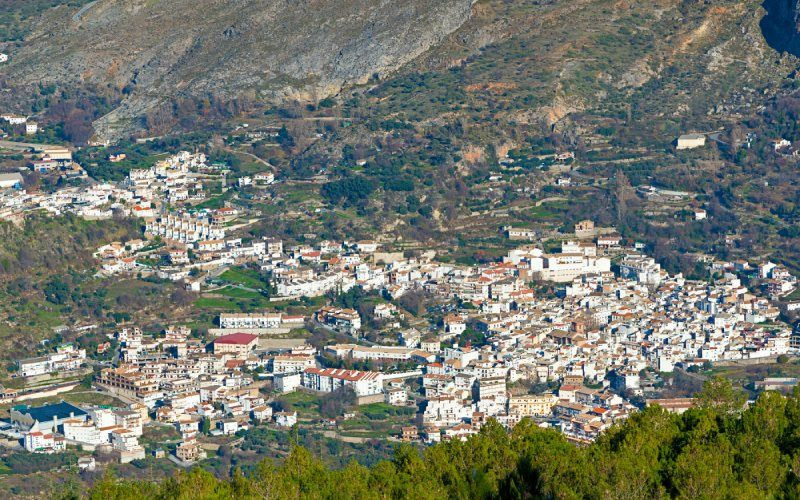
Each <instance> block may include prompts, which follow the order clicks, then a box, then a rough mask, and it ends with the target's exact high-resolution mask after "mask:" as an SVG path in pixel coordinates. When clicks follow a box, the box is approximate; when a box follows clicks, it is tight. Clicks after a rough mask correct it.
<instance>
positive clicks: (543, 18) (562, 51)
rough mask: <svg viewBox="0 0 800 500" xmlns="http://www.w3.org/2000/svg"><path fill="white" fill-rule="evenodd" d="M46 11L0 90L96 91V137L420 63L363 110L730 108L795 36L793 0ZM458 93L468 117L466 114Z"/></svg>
mask: <svg viewBox="0 0 800 500" xmlns="http://www.w3.org/2000/svg"><path fill="white" fill-rule="evenodd" d="M17 3H19V2H14V1H12V2H10V4H11V5H12V10H13V9H21V8H22V7H20V6H19V5H17ZM23 4H24V2H23ZM46 5H54V7H52V8H49V9H46V8H42V12H41V14H40V15H39V16H38V17H32V16H31V14H30V13H27V15H28V17H26V18H25V19H26V20H25V30H17V31H18V32H19V33H17V32H15V33H17V36H18V37H21V38H22V40H21V41H18V42H16V44H15V45H14V46H13V47H11V49H10V50H9V52H10V53H11V57H12V59H11V61H10V62H9V63H8V64H7V65H5V66H4V67H3V68H2V69H0V75H2V77H4V78H3V79H4V80H5V82H6V84H7V85H8V86H9V87H10V88H11V89H12V90H13V92H11V93H6V95H5V96H4V97H2V99H3V100H4V101H6V102H5V104H7V105H8V106H12V107H16V108H18V109H19V110H24V109H25V106H30V105H32V103H34V102H37V100H38V102H39V103H41V102H42V97H46V95H44V94H42V93H41V89H42V88H43V87H44V88H47V87H48V86H49V85H51V84H54V85H55V86H56V87H57V88H58V89H61V90H66V91H68V92H70V93H72V92H74V91H77V90H80V91H84V92H87V93H89V94H92V95H94V96H95V97H96V96H102V98H103V100H104V102H106V103H107V106H102V108H103V109H102V110H101V116H97V117H95V118H97V119H96V120H95V122H94V126H95V129H96V131H97V133H98V135H99V136H100V137H106V138H119V137H124V136H126V135H127V134H130V133H134V132H139V133H148V132H150V133H157V134H161V133H164V132H165V131H169V129H170V128H173V130H174V126H175V125H176V124H177V123H176V122H177V120H175V119H173V117H172V116H170V115H180V114H185V113H186V112H187V111H186V110H185V109H184V108H183V107H181V101H185V100H198V101H200V103H199V104H198V106H197V109H196V110H194V112H196V113H199V114H202V115H204V116H205V115H207V113H208V110H209V109H208V108H209V104H208V101H209V100H210V101H211V106H213V105H214V103H215V102H230V101H236V102H237V105H238V108H237V109H241V108H242V107H244V108H248V107H250V106H252V105H258V104H259V103H273V104H278V105H280V104H281V103H283V102H285V101H286V100H287V99H298V100H300V101H303V102H317V101H319V100H320V99H322V98H323V97H326V96H331V95H337V94H339V93H340V91H342V90H344V91H345V92H346V93H345V94H343V95H348V94H347V92H349V91H350V90H352V89H355V91H356V94H355V95H361V94H362V92H363V91H364V90H365V89H364V88H363V87H361V84H366V83H368V82H372V83H376V82H393V81H395V82H396V81H398V80H397V79H400V80H399V81H401V82H402V81H403V79H406V78H408V77H409V76H410V75H414V74H416V73H418V72H421V73H422V74H425V75H428V76H427V77H428V78H435V80H436V86H435V87H434V88H429V89H426V88H424V87H422V88H419V89H416V91H415V93H416V92H418V91H425V92H427V93H429V94H430V93H431V91H434V93H433V94H432V95H430V96H429V98H426V99H416V98H414V96H413V95H406V97H409V98H411V99H409V102H408V103H407V106H405V105H404V106H403V109H398V108H397V105H398V104H401V103H398V102H397V101H395V100H394V99H384V98H389V97H391V96H389V95H387V94H386V92H385V91H383V92H381V93H382V94H383V95H382V96H380V95H378V96H377V97H378V100H377V103H379V106H378V107H377V108H376V107H374V106H369V108H368V109H367V111H372V110H373V109H374V111H377V112H379V113H396V112H400V111H403V112H406V113H407V112H408V111H409V110H408V107H411V108H418V109H417V111H418V112H416V113H413V114H410V115H409V118H411V119H412V120H414V119H416V120H414V121H423V120H427V119H433V118H437V119H439V120H441V119H450V118H458V117H463V118H474V117H476V116H475V115H476V112H480V111H483V110H486V111H490V112H491V113H492V114H493V115H495V116H496V117H497V118H499V119H500V120H502V121H503V122H513V123H518V124H538V123H540V122H543V123H544V124H545V125H548V126H549V125H553V124H555V123H557V122H560V121H562V120H565V119H566V120H567V122H569V121H570V120H571V116H570V115H575V114H576V113H582V112H586V111H589V112H593V113H599V114H600V115H602V116H604V117H616V116H624V114H626V113H630V112H633V113H634V114H635V113H636V112H637V111H638V112H643V113H645V114H647V115H651V116H652V115H656V116H660V117H663V118H666V119H671V118H673V117H674V118H678V117H681V116H683V117H685V116H687V115H691V114H705V113H709V112H711V113H719V112H720V111H721V110H727V111H734V112H741V111H742V109H743V108H742V106H744V105H745V104H747V103H748V102H749V100H750V99H749V98H750V97H752V95H753V94H754V93H762V92H763V91H765V90H766V91H767V93H774V92H775V89H776V85H775V84H776V83H778V82H780V80H781V78H783V77H785V76H786V75H788V74H790V73H791V72H792V70H793V69H794V68H793V64H794V62H793V59H787V58H785V57H781V56H780V55H779V54H777V53H775V52H774V51H775V49H777V50H779V51H782V50H786V49H787V48H789V49H791V47H793V46H794V45H793V44H794V43H795V42H794V40H796V39H797V24H796V23H795V22H793V21H792V20H793V19H796V15H797V6H796V2H791V1H788V0H770V1H768V2H765V3H764V5H763V6H762V4H761V3H760V2H757V1H752V0H740V1H735V0H716V1H713V2H699V1H678V0H658V1H656V2H647V3H642V2H630V1H625V0H622V1H608V0H578V1H566V0H556V1H537V2H526V1H520V0H512V1H502V2H501V1H497V0H481V1H476V0H445V1H430V0H414V1H410V2H409V1H404V2H400V1H395V0H382V1H377V0H305V1H302V2H291V3H289V2H285V1H283V0H236V1H234V2H218V1H214V0H201V1H200V2H190V1H189V0H172V1H169V2H168V1H164V0H99V1H97V2H84V1H82V0H70V1H69V2H66V1H60V0H46V2H45V5H44V6H46ZM81 5H82V6H83V7H80V8H79V6H81ZM20 33H21V34H20ZM765 35H766V39H765ZM789 52H793V51H792V50H789ZM794 52H796V51H794ZM776 62H777V63H778V64H776ZM456 68H460V69H461V74H460V75H459V78H457V79H456V80H455V81H454V78H453V76H454V75H452V74H451V73H450V70H451V69H456ZM453 84H455V86H454V85H453ZM37 86H38V90H37ZM370 88H372V87H370ZM383 88H386V85H385V84H384V85H383ZM390 88H391V87H390ZM443 92H446V93H444V94H443ZM10 95H13V96H14V99H13V101H10V100H9V96H10ZM762 95H763V94H762ZM26 98H27V99H26ZM443 99H444V100H443ZM47 100H48V101H51V104H52V99H51V98H50V99H47ZM445 102H446V103H447V106H441V104H440V103H445ZM242 103H244V104H242ZM359 104H360V105H359V106H358V108H359V109H358V112H359V113H363V112H364V111H365V110H364V109H363V106H364V104H365V103H363V102H361V103H359ZM474 104H478V105H479V106H480V107H479V108H478V109H475V107H474ZM468 105H473V106H470V108H472V109H471V111H473V112H472V113H469V114H465V113H464V111H465V108H467V106H468ZM487 105H489V106H490V107H489V108H488V109H485V108H486V106H487ZM481 108H484V109H483V110H482V109H481ZM655 108H657V109H655ZM108 111H110V112H108ZM443 111H447V114H444V115H443V114H442V112H443ZM144 128H149V129H150V130H149V131H144V130H143V129H144Z"/></svg>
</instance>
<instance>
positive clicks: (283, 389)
mask: <svg viewBox="0 0 800 500" xmlns="http://www.w3.org/2000/svg"><path fill="white" fill-rule="evenodd" d="M140 175H141V176H142V177H137V178H138V179H143V178H149V177H147V176H149V174H135V175H132V177H134V176H140ZM156 178H158V177H156ZM139 206H141V205H139ZM225 215H226V214H225V212H224V211H223V212H222V213H219V211H217V212H214V213H211V214H209V217H210V218H209V219H206V220H198V219H197V218H194V217H191V216H188V215H186V214H183V215H172V214H164V215H161V216H152V217H148V218H146V220H147V222H146V233H145V234H146V235H147V237H148V238H149V239H148V241H145V240H140V241H130V242H126V243H122V242H118V243H112V244H110V245H107V246H104V247H102V248H99V249H98V251H97V253H96V256H97V257H98V258H99V259H101V262H102V269H103V271H102V272H105V273H110V274H125V273H139V272H143V271H144V272H153V273H159V274H160V275H161V276H162V277H165V278H168V279H173V280H176V281H181V282H184V283H185V284H186V285H185V286H186V287H187V289H188V290H190V291H193V292H195V293H197V292H199V291H200V290H202V289H203V288H205V287H207V286H209V283H210V282H213V279H214V276H215V274H214V271H215V270H217V271H218V270H219V269H223V268H227V267H229V266H231V265H234V264H236V265H249V266H251V267H254V268H257V269H259V270H260V272H263V273H265V274H267V275H269V277H270V282H271V283H272V285H273V287H274V295H273V296H272V297H270V300H273V299H274V300H276V301H281V300H288V299H297V298H312V297H326V296H327V297H330V296H335V295H336V294H347V293H348V292H352V291H353V290H358V291H359V292H360V293H363V294H371V296H373V297H376V300H375V301H374V306H373V307H371V309H370V315H371V317H363V314H364V312H363V310H362V311H359V310H356V309H354V308H348V307H340V306H336V305H323V306H321V307H318V308H317V309H316V310H315V311H314V312H313V314H310V315H308V316H302V315H291V314H287V313H285V312H279V311H273V310H259V311H247V312H241V313H237V312H228V313H221V314H220V315H219V317H218V318H217V325H216V326H218V328H214V329H210V330H209V331H208V335H209V337H206V338H199V337H197V336H194V335H192V331H191V330H190V328H188V327H186V326H181V325H176V326H170V327H168V328H166V329H165V330H164V331H161V332H143V331H142V330H141V329H140V328H138V327H136V326H120V327H119V328H118V329H116V331H114V332H113V333H110V334H109V339H108V340H109V342H108V343H107V344H104V345H103V349H104V350H105V349H109V348H110V346H111V345H112V342H113V345H114V346H116V352H115V353H114V356H113V362H107V361H106V362H103V363H101V364H100V365H99V366H98V367H97V368H98V369H97V370H96V371H95V372H94V376H93V378H92V380H91V385H92V388H93V390H95V391H97V392H100V393H103V394H107V395H111V396H113V397H114V398H116V399H117V400H118V401H121V402H123V403H124V404H123V405H120V406H117V407H107V406H102V405H101V406H86V405H85V406H76V405H73V404H70V403H66V402H60V403H49V404H45V405H43V406H29V405H27V404H18V401H20V399H18V394H17V393H16V391H12V390H9V389H6V390H5V391H4V392H3V400H4V401H7V402H9V403H12V404H14V403H15V402H17V404H14V406H13V407H12V409H11V410H10V413H9V419H8V420H7V421H4V422H3V423H2V424H0V425H1V426H2V427H0V434H2V435H3V436H4V437H5V438H6V444H7V445H9V446H14V445H15V443H19V444H18V446H21V447H22V448H24V449H25V450H27V451H29V452H36V453H40V452H41V453H53V452H60V451H62V450H65V449H66V448H67V447H69V446H80V448H81V449H82V450H84V451H92V450H98V451H99V452H102V453H106V454H112V455H113V456H115V457H117V458H116V459H117V460H119V461H120V462H123V463H127V462H130V461H133V460H137V459H142V458H144V457H145V455H146V453H148V452H152V453H154V454H155V455H154V456H159V457H164V456H167V455H168V456H169V458H170V459H171V460H172V461H174V462H175V463H176V464H178V465H180V466H188V465H191V464H192V463H194V462H196V461H198V460H202V459H203V457H204V456H205V451H204V450H205V448H204V441H205V440H206V439H208V438H209V437H210V436H242V435H246V433H247V432H248V431H249V430H250V429H253V428H256V427H258V426H262V425H267V426H270V427H272V428H276V429H290V428H292V427H293V426H296V425H306V426H308V425H311V426H317V425H319V426H322V427H323V428H331V426H333V428H336V426H337V425H339V424H341V423H342V421H343V420H342V419H346V418H347V414H348V411H349V412H350V413H351V414H352V410H347V411H344V413H341V414H340V415H339V416H338V417H334V418H326V419H323V420H322V421H319V422H313V421H309V420H308V419H307V418H303V415H299V414H298V411H297V410H296V409H295V410H291V409H290V410H288V411H285V409H284V408H281V405H280V404H276V402H278V401H280V398H281V397H284V396H285V395H292V394H303V393H304V394H310V395H322V394H328V395H332V396H333V397H336V398H340V399H342V400H343V401H347V402H348V405H351V406H349V407H351V408H358V407H362V406H363V405H374V404H382V405H387V406H390V407H397V408H402V409H404V410H403V412H404V413H403V414H406V415H408V417H407V418H405V419H404V420H402V419H401V420H400V421H398V422H397V424H398V425H396V426H395V428H394V429H393V430H392V431H391V432H389V433H387V434H386V435H385V436H384V438H385V439H391V440H396V441H409V442H418V443H435V442H439V441H441V440H443V439H466V438H467V437H468V436H469V435H471V434H474V433H476V432H478V431H479V430H480V428H481V426H482V425H483V424H484V423H485V422H487V420H488V419H495V420H496V421H498V422H500V423H501V424H502V425H504V426H505V427H507V428H513V427H514V425H515V424H517V423H518V422H519V421H520V420H521V419H523V418H530V419H533V420H535V421H536V422H537V423H538V425H541V426H546V427H553V428H556V429H559V430H560V431H561V432H562V433H563V434H564V435H566V436H567V437H568V438H569V439H571V440H573V441H575V442H578V443H587V442H591V441H592V440H594V439H596V438H597V436H598V435H599V434H600V433H602V432H603V430H605V429H607V428H609V427H610V426H612V425H614V424H615V423H618V422H620V421H621V420H623V419H625V418H627V417H628V416H629V415H630V414H631V412H634V411H637V410H638V408H640V407H641V406H642V404H653V403H656V404H661V405H663V406H664V407H665V408H667V409H669V410H670V411H676V412H681V411H685V410H686V409H688V408H690V407H691V406H692V405H693V404H694V403H693V400H692V399H691V398H678V399H674V398H672V399H666V400H660V399H657V398H656V399H651V398H649V397H648V396H649V395H652V394H653V393H654V385H656V384H658V381H659V378H660V376H661V375H662V374H669V373H671V372H673V370H676V369H677V367H681V369H688V368H691V367H693V366H706V365H708V364H714V363H717V362H730V361H737V360H758V359H764V360H768V359H774V358H776V357H778V356H781V355H786V354H789V353H793V352H795V351H796V348H797V346H796V344H795V342H794V341H793V337H792V331H791V329H790V327H789V326H788V325H786V324H783V323H781V322H779V321H778V317H779V314H780V311H779V309H778V308H777V307H776V306H775V305H774V304H773V303H772V302H771V301H770V300H769V299H768V298H765V297H764V294H756V293H753V292H752V291H751V290H748V289H747V288H746V287H745V286H743V285H742V280H741V279H740V274H741V273H754V274H755V275H757V276H758V278H759V279H760V280H761V281H760V282H761V283H762V285H761V286H762V290H763V291H765V292H767V295H768V294H769V292H770V291H775V290H774V289H777V290H780V292H781V293H786V292H790V291H792V290H794V288H795V286H796V279H795V278H794V277H793V276H792V275H791V274H789V273H788V272H786V270H785V269H784V268H782V267H780V266H777V265H775V264H772V263H768V262H764V263H760V264H754V265H752V266H751V265H750V264H748V263H747V262H720V261H711V262H709V263H708V268H709V272H714V273H715V275H714V276H715V277H714V279H713V280H711V281H708V282H706V281H692V280H688V279H686V278H684V277H683V276H681V275H670V274H668V273H667V272H666V271H664V270H663V269H661V266H659V264H658V263H656V262H655V261H654V260H653V259H652V258H651V257H648V256H647V255H645V254H644V253H643V252H642V248H641V246H638V245H636V244H634V245H632V246H623V245H622V243H621V239H620V237H619V236H617V235H616V234H615V232H614V230H613V228H597V227H595V226H594V224H593V222H592V221H582V222H580V223H579V224H578V225H576V227H575V232H574V234H573V237H572V238H571V239H566V240H564V241H562V244H561V249H560V251H557V252H550V253H547V252H544V250H543V249H541V248H539V247H537V246H536V245H535V244H532V243H522V244H521V245H520V246H518V247H515V248H513V249H512V250H510V251H508V253H507V255H506V256H505V257H504V258H503V259H502V260H500V261H497V262H492V263H488V264H483V265H472V266H467V265H460V264H453V263H444V262H440V261H437V260H436V259H435V252H433V251H429V252H423V253H421V254H419V255H416V256H413V257H407V256H405V255H404V253H403V252H395V251H387V250H385V249H384V248H383V247H384V244H382V243H379V242H377V241H356V242H332V241H323V242H320V243H318V244H317V245H313V246H312V245H293V246H290V247H287V248H284V245H283V242H282V241H280V240H274V239H263V240H252V241H242V240H241V239H239V238H227V239H226V238H225V232H224V229H223V225H222V224H219V222H220V221H219V220H215V219H214V218H215V217H223V216H225ZM508 236H509V237H510V238H514V239H527V237H526V235H524V234H517V233H514V232H513V231H512V232H510V233H509V235H508ZM156 239H158V241H162V242H164V243H163V244H165V245H167V244H168V245H169V248H170V250H169V254H168V255H169V258H168V260H167V261H165V262H163V263H162V264H160V265H145V264H139V263H138V262H137V258H136V253H137V252H140V251H141V250H142V249H146V248H148V246H152V242H153V241H157V240H156ZM543 282H547V283H552V284H554V285H555V288H554V290H555V291H554V292H548V293H543V292H542V291H540V290H537V289H535V288H534V286H535V284H536V283H543ZM416 293H422V294H425V295H426V296H429V297H432V298H434V299H435V301H436V303H437V304H439V307H438V308H435V310H436V311H438V314H434V315H430V314H427V315H423V316H425V317H426V318H427V322H425V321H423V322H419V321H417V322H415V323H413V325H412V324H409V323H408V321H407V320H406V318H405V316H406V313H405V312H404V311H403V309H402V308H401V307H399V306H398V305H397V304H398V302H399V301H398V299H400V298H402V297H403V296H404V295H406V294H416ZM134 323H135V320H134ZM366 323H370V324H377V325H379V328H378V330H379V331H378V335H377V337H375V336H373V337H372V338H373V340H368V339H367V338H366V337H365V336H364V325H365V324H366ZM306 329H313V330H315V331H322V332H327V333H328V334H330V338H331V340H333V342H328V343H326V344H325V345H321V346H320V345H317V346H315V345H312V344H310V343H309V342H308V341H307V339H305V338H303V337H302V336H300V337H298V338H293V335H292V332H298V331H303V330H306ZM376 338H377V341H375V339H376ZM334 339H339V340H334ZM342 339H348V340H347V342H341V340H342ZM91 358H92V354H90V355H88V356H87V353H86V352H85V351H84V350H81V349H76V348H75V347H73V346H71V345H63V346H60V347H58V348H57V349H56V350H55V352H53V353H52V354H50V355H48V356H44V357H38V358H31V359H24V360H19V361H18V363H17V364H18V374H19V376H21V377H36V376H41V375H42V374H46V373H50V372H60V373H62V374H63V373H69V372H70V371H73V370H79V369H81V367H82V366H85V365H86V364H87V363H90V362H92V360H91ZM354 365H355V366H358V367H360V368H362V369H352V367H353V366H354ZM348 367H350V368H348ZM165 425H166V426H170V427H174V429H175V430H176V431H177V433H178V434H179V436H180V440H179V442H177V443H175V445H174V447H173V448H172V450H171V452H170V453H169V454H167V453H166V452H165V451H164V449H163V448H161V447H158V448H155V449H152V446H151V447H150V448H151V449H150V450H149V451H148V450H146V448H145V446H143V445H142V444H141V443H140V442H139V438H140V436H142V433H143V429H147V428H148V426H165Z"/></svg>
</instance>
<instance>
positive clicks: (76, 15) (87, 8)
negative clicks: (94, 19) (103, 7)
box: [72, 0, 97, 23]
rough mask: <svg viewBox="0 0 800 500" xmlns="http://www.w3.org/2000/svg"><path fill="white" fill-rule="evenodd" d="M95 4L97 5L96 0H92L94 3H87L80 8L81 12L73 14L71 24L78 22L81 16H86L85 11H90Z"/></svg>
mask: <svg viewBox="0 0 800 500" xmlns="http://www.w3.org/2000/svg"><path fill="white" fill-rule="evenodd" d="M96 3H97V0H94V2H89V3H87V4H86V5H84V6H83V7H81V10H79V11H78V12H76V13H75V15H73V16H72V22H74V23H77V22H78V21H80V20H81V16H82V15H84V14H86V11H87V10H89V9H91V8H92V7H93V6H94V4H96Z"/></svg>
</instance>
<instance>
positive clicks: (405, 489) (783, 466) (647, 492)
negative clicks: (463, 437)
mask: <svg viewBox="0 0 800 500" xmlns="http://www.w3.org/2000/svg"><path fill="white" fill-rule="evenodd" d="M699 401H700V404H698V405H697V407H695V408H692V409H690V410H688V411H687V412H685V413H683V414H682V415H676V414H672V413H668V412H667V411H665V410H664V409H662V408H660V407H658V406H651V407H648V408H646V409H645V410H643V411H640V412H637V413H634V414H633V415H632V416H631V417H630V418H629V419H628V420H627V421H625V422H624V423H623V424H621V425H618V426H615V427H614V428H612V429H611V430H609V431H608V432H606V433H604V434H603V435H602V436H601V437H600V438H599V439H598V440H597V441H596V442H594V443H592V444H591V445H589V446H584V447H581V446H576V445H574V444H573V443H570V442H569V441H567V439H566V438H565V437H564V436H563V435H562V434H560V433H558V432H556V431H554V430H549V429H542V428H540V427H538V426H537V425H536V424H535V423H534V422H532V421H529V420H527V419H525V420H523V421H522V422H520V423H519V424H518V425H517V426H516V427H515V428H514V429H513V430H512V431H511V432H510V433H509V432H506V430H505V429H504V428H503V427H502V426H500V425H499V424H498V423H496V422H494V421H490V422H489V423H488V424H486V425H485V426H484V427H483V428H482V430H481V432H480V433H479V434H478V435H476V436H473V437H471V438H470V439H469V440H467V441H466V442H462V441H449V442H444V443H441V444H438V445H435V446H432V447H429V448H427V449H425V450H423V451H420V450H419V449H417V448H415V447H413V446H411V445H407V444H403V445H399V446H398V447H397V448H396V450H395V453H394V457H393V459H391V460H388V461H383V462H380V463H378V464H377V465H375V466H374V467H372V468H367V467H364V466H362V465H359V464H358V463H355V462H353V463H351V464H349V465H348V466H347V467H345V468H343V469H338V470H334V469H332V468H329V467H328V466H326V465H325V464H324V463H323V462H322V461H320V460H318V459H316V458H314V457H313V456H312V455H311V453H310V452H309V451H307V450H305V449H303V448H301V447H295V448H294V449H293V451H292V452H291V454H290V455H289V456H288V457H287V458H286V460H285V461H284V462H283V463H282V464H281V465H275V464H273V463H272V462H270V461H263V462H262V463H261V464H259V466H258V468H257V469H256V472H254V473H252V474H250V475H248V476H247V477H245V476H244V475H242V474H241V472H239V471H235V472H234V473H233V474H232V477H231V478H229V479H217V478H215V477H214V476H213V475H212V474H211V473H209V472H207V471H203V470H201V469H199V468H195V469H192V470H190V471H183V472H180V473H178V474H177V475H176V476H174V477H172V478H170V479H168V480H166V481H163V482H160V483H156V482H148V481H128V480H118V479H116V478H114V477H113V476H110V475H108V476H106V477H105V478H104V479H102V480H100V481H97V482H96V483H95V484H94V486H93V488H92V490H91V497H92V498H98V499H100V498H102V499H108V498H140V497H147V498H256V497H258V498H264V497H268V498H288V497H292V498H464V499H467V498H492V497H503V498H581V497H582V498H610V497H613V498H658V497H682V498H712V497H713V498H724V497H731V498H732V497H737V498H759V497H775V496H783V497H797V496H798V495H800V475H798V473H797V470H798V466H800V397H798V393H795V394H793V395H792V396H790V397H784V396H782V395H780V394H778V393H774V392H766V393H764V394H762V395H761V397H759V398H758V400H757V401H756V402H755V403H754V404H752V405H751V406H750V407H749V408H747V409H743V406H742V405H739V402H740V401H741V399H740V394H739V393H737V392H736V391H735V390H734V389H732V388H731V387H730V384H729V383H728V382H725V381H721V380H713V381H711V382H709V383H707V384H706V387H705V389H704V391H703V392H702V393H701V394H700V395H699ZM708 401H713V402H714V404H707V403H706V402H708Z"/></svg>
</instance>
